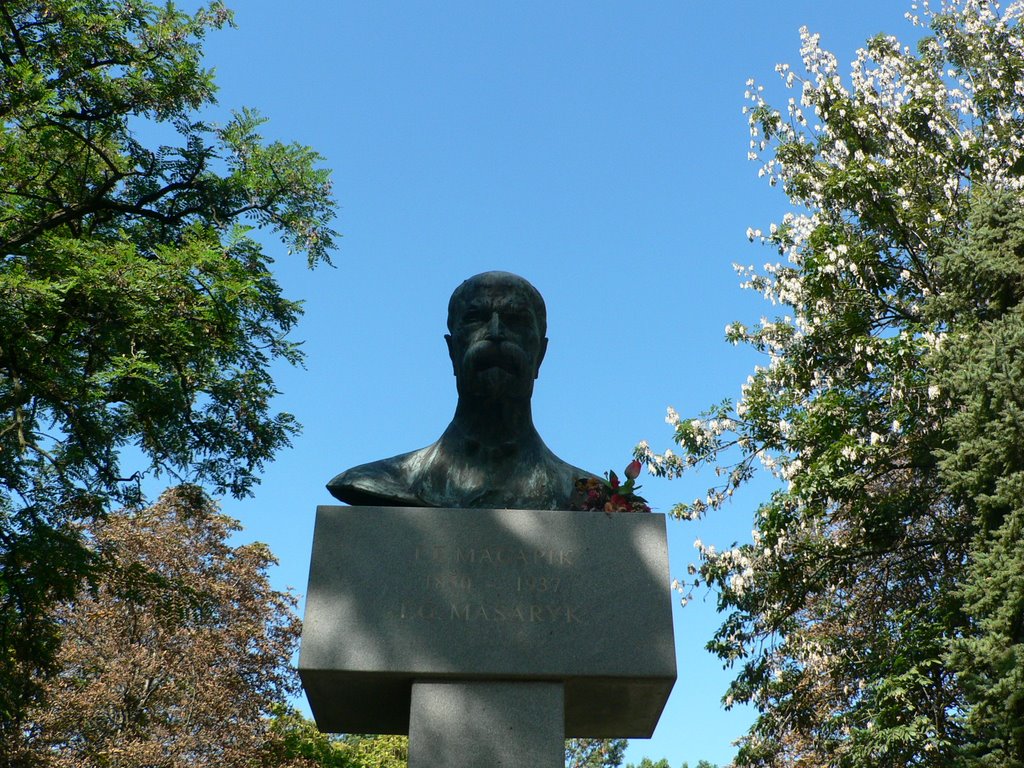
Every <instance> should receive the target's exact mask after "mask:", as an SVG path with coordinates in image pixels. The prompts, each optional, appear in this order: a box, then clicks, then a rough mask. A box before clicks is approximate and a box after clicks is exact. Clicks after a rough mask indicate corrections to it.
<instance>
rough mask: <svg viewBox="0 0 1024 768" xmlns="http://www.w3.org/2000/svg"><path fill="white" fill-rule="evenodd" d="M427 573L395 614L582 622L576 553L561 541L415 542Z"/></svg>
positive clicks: (470, 619) (432, 618)
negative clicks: (574, 599)
mask: <svg viewBox="0 0 1024 768" xmlns="http://www.w3.org/2000/svg"><path fill="white" fill-rule="evenodd" d="M411 554H412V559H413V561H414V562H415V563H417V564H418V566H419V567H420V568H424V566H426V568H425V570H427V573H426V574H425V575H424V576H423V577H421V579H422V580H420V581H418V582H417V583H418V584H419V587H418V588H417V587H416V586H415V585H411V586H413V589H412V591H411V594H409V595H408V596H407V599H406V600H403V601H402V603H401V604H400V606H399V607H398V610H397V611H393V612H392V613H391V615H393V616H397V617H398V618H400V619H401V620H403V621H426V622H434V621H446V622H458V623H471V622H488V623H517V624H541V623H548V624H550V623H563V624H582V623H584V621H585V618H584V617H583V616H582V615H581V613H580V609H579V607H578V606H576V605H572V604H571V598H569V597H568V596H569V595H571V594H572V590H571V586H572V574H571V572H569V571H570V569H572V568H573V567H574V566H575V565H576V563H577V553H576V552H573V551H571V550H567V549H562V548H559V547H550V548H545V547H540V548H530V547H515V546H511V547H510V546H500V545H495V546H484V545H481V546H470V547H467V546H453V545H444V544H438V545H433V546H417V547H415V548H414V549H413V552H412V553H411Z"/></svg>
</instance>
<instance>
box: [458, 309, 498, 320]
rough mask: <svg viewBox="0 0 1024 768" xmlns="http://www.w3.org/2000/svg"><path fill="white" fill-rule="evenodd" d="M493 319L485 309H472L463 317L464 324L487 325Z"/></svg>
mask: <svg viewBox="0 0 1024 768" xmlns="http://www.w3.org/2000/svg"><path fill="white" fill-rule="evenodd" d="M490 317H491V313H490V312H488V311H487V310H484V309H470V310H467V311H466V313H465V314H464V315H463V316H462V322H464V323H486V322H487V321H488V320H489V319H490Z"/></svg>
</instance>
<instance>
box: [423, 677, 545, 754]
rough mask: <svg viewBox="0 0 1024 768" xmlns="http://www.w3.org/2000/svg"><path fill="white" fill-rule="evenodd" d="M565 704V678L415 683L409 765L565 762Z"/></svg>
mask: <svg viewBox="0 0 1024 768" xmlns="http://www.w3.org/2000/svg"><path fill="white" fill-rule="evenodd" d="M564 706H565V697H564V690H563V685H562V684H561V683H526V682H513V683H463V682H436V683H427V682H423V683H419V682H417V683H413V684H412V711H411V716H410V719H409V745H410V747H409V768H512V766H523V768H534V767H535V766H552V767H554V766H559V765H562V764H563V762H564V757H563V755H564V749H565V728H564V726H563V722H562V711H563V709H564ZM413 745H415V747H413Z"/></svg>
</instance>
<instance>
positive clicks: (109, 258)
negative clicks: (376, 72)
mask: <svg viewBox="0 0 1024 768" xmlns="http://www.w3.org/2000/svg"><path fill="white" fill-rule="evenodd" d="M230 19H231V16H230V12H229V11H228V10H227V9H226V8H225V7H224V6H223V4H222V3H220V2H212V3H210V5H209V6H208V7H205V8H200V9H199V10H198V11H196V12H195V13H194V14H191V15H190V14H187V13H185V12H183V11H181V10H178V9H177V8H176V7H175V6H173V5H172V4H167V5H165V6H160V5H156V4H154V3H152V2H147V1H146V0H85V1H84V2H83V1H82V0H45V2H44V1H43V0H4V2H2V3H0V182H2V183H0V642H2V644H3V653H2V654H0V741H2V740H6V739H8V738H9V737H10V734H11V733H15V732H16V731H17V719H18V716H19V713H20V712H22V711H23V709H24V707H25V706H26V704H27V703H28V702H30V701H31V700H32V697H33V696H34V695H35V693H36V692H37V689H36V686H35V682H34V681H37V680H38V679H40V675H42V674H43V673H45V672H46V671H48V670H50V669H51V668H52V664H51V662H52V659H53V654H54V653H55V651H56V647H57V646H56V638H55V636H54V634H53V632H52V627H49V626H48V625H47V621H48V620H47V618H46V617H47V616H48V615H49V608H50V606H51V605H53V604H54V603H55V602H59V601H62V600H66V599H68V598H69V597H71V596H72V594H73V592H74V590H75V589H76V588H77V585H78V584H79V578H80V577H81V576H83V575H86V574H88V573H89V572H90V569H91V568H94V567H96V566H97V562H96V561H95V559H93V558H92V557H91V554H90V550H88V549H87V548H86V547H84V546H83V542H82V540H81V538H80V535H79V532H78V531H79V529H78V528H77V527H76V525H75V521H78V520H83V519H87V518H88V517H89V516H92V515H96V514H98V513H101V512H102V511H103V510H105V509H108V508H110V507H111V506H116V505H118V504H134V503H137V502H138V500H139V499H138V496H139V492H138V481H139V479H140V477H141V476H142V474H143V473H145V472H147V471H151V472H155V473H157V474H160V473H169V474H171V475H172V476H173V477H181V478H186V479H189V480H191V481H193V482H197V483H204V484H207V485H208V486H209V487H211V488H212V489H215V490H216V491H217V492H218V493H220V492H230V493H232V494H235V495H243V494H245V493H247V492H248V491H249V489H250V488H251V487H252V485H253V483H254V482H256V476H257V472H258V470H259V469H260V467H261V466H262V465H263V463H264V462H265V461H267V460H268V459H269V458H270V457H271V456H273V454H274V452H275V451H276V450H277V449H278V448H280V447H282V446H284V445H286V444H287V442H288V440H289V436H290V435H292V434H293V433H294V432H295V429H296V425H295V423H294V421H293V419H292V417H291V416H290V415H288V414H275V413H274V412H273V410H272V409H271V399H272V397H273V395H274V394H275V389H274V384H273V381H272V380H271V378H270V375H269V373H268V367H269V365H270V363H271V362H272V361H274V360H275V359H284V360H287V361H289V362H292V363H295V362H298V361H299V359H300V355H299V353H298V351H297V349H296V348H295V346H294V344H292V343H290V342H289V341H287V340H286V334H287V332H288V331H289V330H290V329H291V327H292V326H293V325H294V324H295V322H296V320H297V318H298V315H299V306H298V305H297V304H296V303H295V302H292V301H289V300H287V299H285V298H284V297H283V296H282V295H281V292H280V289H279V286H278V284H277V283H276V281H275V280H274V278H273V276H272V275H271V272H270V264H271V262H272V259H271V258H270V256H269V255H268V254H266V253H265V252H264V251H263V250H262V247H261V245H260V244H259V243H258V242H257V241H256V240H254V239H253V238H252V237H250V231H251V227H253V226H256V227H265V228H268V229H269V230H271V231H273V232H274V233H276V234H277V235H278V236H279V237H280V238H281V239H282V240H283V241H284V242H285V243H286V244H287V246H288V247H289V249H290V250H292V251H297V252H301V253H304V254H305V255H306V256H307V258H308V261H309V264H310V265H311V266H312V265H314V264H316V263H317V262H321V261H325V260H327V259H328V253H329V251H330V249H331V248H332V246H333V238H334V236H335V233H334V232H333V231H332V230H331V229H330V227H329V226H328V222H329V220H330V218H331V216H332V209H333V201H332V199H331V188H330V182H329V180H328V173H327V171H325V170H322V169H319V168H318V167H317V164H318V163H319V162H320V158H319V157H318V156H317V155H316V153H314V152H313V151H312V150H310V149H309V148H307V147H303V146H299V145H296V144H284V143H280V142H266V141H264V140H263V139H262V138H261V137H260V135H259V126H260V124H261V122H262V118H260V117H259V115H258V114H257V113H255V112H253V111H251V110H242V111H240V112H238V113H235V114H234V115H233V116H232V117H230V119H228V120H227V121H226V122H224V123H223V124H220V125H214V124H212V123H208V122H205V121H204V120H203V119H201V118H200V115H199V111H200V110H203V109H206V108H208V107H209V106H210V105H212V104H213V102H214V93H215V86H214V82H213V75H212V72H211V71H208V70H206V69H204V68H203V67H202V66H201V57H202V40H203V37H204V35H205V34H206V33H207V32H208V31H209V30H211V29H216V28H220V27H222V26H224V25H225V24H228V23H230ZM154 125H159V129H158V130H156V131H154V130H153V129H152V128H151V126H154ZM156 135H160V136H168V137H170V136H176V139H175V140H171V139H170V138H168V139H167V141H168V143H167V144H166V145H164V144H160V145H158V144H157V142H156V141H155V140H154V141H152V142H150V143H149V145H147V144H146V143H145V139H144V137H146V136H156ZM126 447H132V448H134V449H136V450H137V453H138V454H139V455H140V456H141V457H142V459H141V461H140V463H139V464H138V465H136V466H132V467H126V468H123V467H122V466H121V463H120V461H119V451H121V449H123V448H126ZM12 729H13V730H12Z"/></svg>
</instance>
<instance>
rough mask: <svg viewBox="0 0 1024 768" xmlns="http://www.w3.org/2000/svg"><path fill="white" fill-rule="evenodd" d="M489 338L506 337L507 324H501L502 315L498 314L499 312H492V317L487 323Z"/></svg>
mask: <svg viewBox="0 0 1024 768" xmlns="http://www.w3.org/2000/svg"><path fill="white" fill-rule="evenodd" d="M487 338H488V339H503V338H505V326H503V325H502V324H501V317H499V316H498V313H497V312H492V313H491V319H490V321H489V322H488V323H487Z"/></svg>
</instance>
